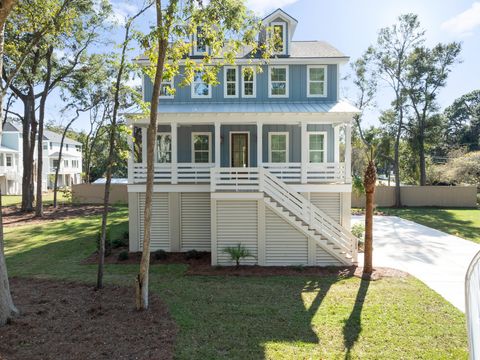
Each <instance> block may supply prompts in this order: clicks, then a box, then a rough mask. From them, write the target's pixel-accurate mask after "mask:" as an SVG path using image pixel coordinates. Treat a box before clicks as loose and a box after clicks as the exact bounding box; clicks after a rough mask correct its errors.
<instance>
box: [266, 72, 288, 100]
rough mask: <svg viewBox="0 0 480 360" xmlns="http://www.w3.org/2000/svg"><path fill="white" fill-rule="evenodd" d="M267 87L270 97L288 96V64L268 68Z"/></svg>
mask: <svg viewBox="0 0 480 360" xmlns="http://www.w3.org/2000/svg"><path fill="white" fill-rule="evenodd" d="M268 87H269V92H268V94H269V96H270V97H282V98H283V97H288V66H270V67H269V68H268Z"/></svg>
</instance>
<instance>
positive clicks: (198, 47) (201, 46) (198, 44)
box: [193, 26, 208, 55]
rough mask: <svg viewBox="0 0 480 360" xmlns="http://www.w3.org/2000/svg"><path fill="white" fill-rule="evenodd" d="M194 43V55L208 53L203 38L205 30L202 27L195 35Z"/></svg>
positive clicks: (198, 28) (198, 27)
mask: <svg viewBox="0 0 480 360" xmlns="http://www.w3.org/2000/svg"><path fill="white" fill-rule="evenodd" d="M193 41H194V47H193V55H205V53H207V52H208V46H207V44H206V43H205V37H204V36H203V29H202V27H201V26H197V31H196V32H195V34H194V35H193Z"/></svg>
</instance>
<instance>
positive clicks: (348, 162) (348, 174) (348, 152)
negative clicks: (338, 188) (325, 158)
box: [345, 124, 352, 184]
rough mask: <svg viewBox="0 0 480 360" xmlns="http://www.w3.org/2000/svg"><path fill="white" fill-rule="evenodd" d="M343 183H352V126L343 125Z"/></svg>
mask: <svg viewBox="0 0 480 360" xmlns="http://www.w3.org/2000/svg"><path fill="white" fill-rule="evenodd" d="M345 182H346V183H347V184H350V183H351V182H352V125H351V124H345Z"/></svg>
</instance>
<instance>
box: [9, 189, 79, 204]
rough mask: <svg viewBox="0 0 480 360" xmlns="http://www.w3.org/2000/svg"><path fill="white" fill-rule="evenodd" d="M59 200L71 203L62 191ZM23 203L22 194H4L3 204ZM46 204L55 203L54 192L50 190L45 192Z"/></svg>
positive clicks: (62, 202) (58, 195)
mask: <svg viewBox="0 0 480 360" xmlns="http://www.w3.org/2000/svg"><path fill="white" fill-rule="evenodd" d="M57 201H58V203H59V204H60V205H61V204H69V203H71V201H70V200H69V199H68V198H67V197H66V196H65V194H64V193H63V192H62V191H58V193H57ZM21 203H22V196H21V195H2V206H13V205H20V204H21ZM43 203H44V205H50V204H53V192H52V191H49V192H46V193H44V194H43Z"/></svg>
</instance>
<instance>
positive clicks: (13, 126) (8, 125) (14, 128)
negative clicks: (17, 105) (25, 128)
mask: <svg viewBox="0 0 480 360" xmlns="http://www.w3.org/2000/svg"><path fill="white" fill-rule="evenodd" d="M3 131H12V132H16V131H18V132H21V131H22V125H20V124H17V123H11V122H10V121H7V122H6V123H5V125H4V126H3Z"/></svg>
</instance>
